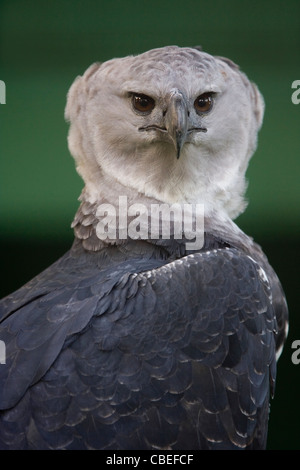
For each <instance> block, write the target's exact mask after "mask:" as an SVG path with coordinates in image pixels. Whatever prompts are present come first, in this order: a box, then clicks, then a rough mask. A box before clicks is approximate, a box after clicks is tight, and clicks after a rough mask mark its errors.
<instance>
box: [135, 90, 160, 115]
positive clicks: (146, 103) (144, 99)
mask: <svg viewBox="0 0 300 470" xmlns="http://www.w3.org/2000/svg"><path fill="white" fill-rule="evenodd" d="M131 100H132V106H133V109H134V110H135V111H137V112H138V113H140V114H150V113H151V111H152V110H153V109H154V107H155V101H154V99H153V98H151V97H150V96H147V95H143V94H141V93H132V98H131Z"/></svg>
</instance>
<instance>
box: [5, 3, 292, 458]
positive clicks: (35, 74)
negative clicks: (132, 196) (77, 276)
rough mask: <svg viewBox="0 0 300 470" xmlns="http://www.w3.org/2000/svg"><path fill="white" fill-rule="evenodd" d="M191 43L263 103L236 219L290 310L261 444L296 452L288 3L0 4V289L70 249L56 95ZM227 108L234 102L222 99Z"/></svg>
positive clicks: (68, 168)
mask: <svg viewBox="0 0 300 470" xmlns="http://www.w3.org/2000/svg"><path fill="white" fill-rule="evenodd" d="M171 44H177V45H180V46H194V45H201V46H202V47H203V49H204V50H205V51H206V52H209V53H211V54H216V55H222V56H226V57H229V58H231V59H232V60H233V61H235V62H237V63H238V64H239V65H240V67H241V68H242V70H243V71H245V72H246V73H247V75H248V76H249V77H250V78H251V79H252V80H253V81H255V82H256V83H257V85H258V86H259V88H260V90H261V92H262V93H263V95H264V98H265V101H266V113H265V120H264V125H263V128H262V130H261V132H260V135H259V145H258V150H257V152H256V154H255V156H254V157H253V160H252V161H251V164H250V167H249V170H248V173H247V176H248V179H249V187H248V191H247V197H248V199H249V206H248V209H247V210H246V212H245V214H243V215H242V216H240V217H239V219H238V220H237V223H238V224H239V225H240V227H241V228H242V229H244V230H245V231H246V232H247V233H248V234H249V235H252V236H253V237H254V238H255V239H256V241H257V242H258V243H260V244H261V245H262V246H263V248H264V251H265V252H266V254H267V255H268V257H269V260H270V262H271V264H272V265H273V267H274V268H275V269H276V271H277V273H278V275H279V277H280V279H281V281H282V284H283V286H284V289H285V292H286V295H287V298H288V303H289V306H290V316H291V326H290V334H289V338H288V341H287V343H286V348H285V351H284V353H283V355H282V358H281V360H280V362H279V368H278V381H277V389H276V394H275V399H274V400H273V401H272V405H271V414H270V431H269V441H268V448H269V449H300V442H299V441H300V436H299V427H298V423H299V420H300V410H299V408H300V407H299V404H298V399H299V397H300V364H299V365H298V366H297V365H293V364H292V362H291V354H292V351H293V350H292V349H291V344H292V342H293V341H294V340H295V339H300V321H299V317H298V309H297V307H298V305H297V304H298V282H299V276H298V270H299V268H298V266H299V261H300V260H299V233H300V213H299V210H298V203H299V195H300V188H299V170H300V161H299V160H300V158H299V157H300V152H299V150H300V138H299V137H300V132H299V131H300V105H298V106H297V105H294V104H292V101H291V94H292V91H293V90H292V89H291V84H292V82H293V81H294V80H297V79H298V80H300V2H299V0H285V1H282V0H272V1H261V0H260V1H253V0H252V1H241V0H231V1H230V0H228V1H222V0H211V1H203V0H198V1H194V0H181V1H180V0H173V1H171V0H151V2H142V1H134V0H128V1H120V0H119V1H117V0H110V1H101V0H100V1H92V0H84V1H80V0H51V1H48V0H39V1H34V0H26V1H25V0H23V1H21V0H2V1H1V0H0V79H1V80H3V81H4V82H5V83H6V104H5V105H0V119H1V123H0V152H1V160H0V194H1V196H0V203H1V206H0V241H1V268H2V271H1V272H2V277H1V285H0V290H1V291H0V295H1V297H2V296H4V295H6V294H8V293H10V292H11V291H13V290H15V289H17V288H18V287H20V286H21V285H22V284H23V283H25V282H26V281H28V280H29V279H30V278H32V277H33V276H34V275H35V274H37V273H38V272H40V271H41V270H42V269H44V268H46V267H47V266H48V265H49V264H50V263H52V262H53V261H55V260H56V259H57V258H58V257H59V256H61V255H62V254H63V253H64V252H65V251H66V250H67V249H68V248H69V246H70V245H71V243H72V240H73V233H72V230H71V229H70V223H71V221H72V218H73V215H74V213H75V211H76V209H77V207H78V201H77V198H78V196H79V194H80V191H81V189H82V181H81V180H80V178H79V176H78V175H77V173H76V172H75V169H74V168H75V167H74V162H73V160H72V158H71V156H70V155H69V152H68V149H67V142H66V136H67V130H68V127H67V124H66V123H65V122H64V117H63V115H64V106H65V100H66V94H67V91H68V88H69V87H70V85H71V83H72V81H73V80H74V78H75V77H76V76H77V75H79V74H82V73H83V72H84V70H85V69H86V68H87V67H88V66H89V65H90V64H91V63H93V62H95V61H105V60H107V59H110V58H112V57H120V56H124V55H128V54H136V53H140V52H143V51H145V50H148V49H152V48H155V47H161V46H164V45H171ZM233 105H234V104H233Z"/></svg>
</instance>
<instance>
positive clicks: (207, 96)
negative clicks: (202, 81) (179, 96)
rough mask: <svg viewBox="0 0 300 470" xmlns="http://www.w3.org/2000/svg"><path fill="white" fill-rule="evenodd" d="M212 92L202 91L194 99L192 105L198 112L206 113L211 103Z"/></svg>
mask: <svg viewBox="0 0 300 470" xmlns="http://www.w3.org/2000/svg"><path fill="white" fill-rule="evenodd" d="M212 95H213V94H212V93H202V95H200V96H198V97H197V98H196V99H195V101H194V107H195V110H196V112H197V113H198V114H202V113H207V112H208V111H210V110H211V108H212V105H213V97H212Z"/></svg>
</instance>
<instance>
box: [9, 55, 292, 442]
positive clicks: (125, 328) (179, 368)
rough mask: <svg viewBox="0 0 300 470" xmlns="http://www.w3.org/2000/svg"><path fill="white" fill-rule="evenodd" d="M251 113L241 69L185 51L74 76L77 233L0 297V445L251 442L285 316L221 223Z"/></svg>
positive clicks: (236, 189) (273, 291)
mask: <svg viewBox="0 0 300 470" xmlns="http://www.w3.org/2000/svg"><path fill="white" fill-rule="evenodd" d="M263 110H264V104H263V99H262V97H261V95H260V93H259V91H258V89H257V87H256V86H255V85H254V84H253V83H251V82H250V81H249V80H248V78H247V77H246V76H245V74H244V73H242V72H241V71H240V70H239V68H238V66H236V65H235V64H234V63H233V62H231V61H230V60H229V59H225V58H222V57H213V56H211V55H209V54H207V53H204V52H202V51H201V50H199V49H198V48H186V47H183V48H180V47H177V46H170V47H163V48H159V49H155V50H151V51H148V52H146V53H143V54H140V55H137V56H129V57H125V58H118V59H113V60H109V61H107V62H105V63H102V64H100V63H96V64H93V65H92V66H91V67H89V68H88V70H87V71H86V72H85V73H84V75H83V76H80V77H78V78H77V79H76V80H75V82H74V83H73V85H72V86H71V89H70V91H69V94H68V99H67V106H66V118H67V120H69V121H70V131H69V138H68V142H69V148H70V152H71V153H72V154H73V156H74V158H75V161H76V166H77V170H78V172H79V174H80V175H81V176H82V178H83V180H84V182H85V187H84V189H83V192H82V194H81V198H80V199H81V205H80V207H79V209H78V211H77V214H76V216H75V219H74V222H73V228H74V233H75V240H74V243H73V245H72V247H71V249H70V250H69V251H68V252H67V253H66V254H65V255H64V256H62V258H60V259H59V260H58V261H56V262H55V263H54V264H53V265H52V266H50V267H49V268H48V269H46V270H45V271H44V272H42V273H41V274H39V275H38V276H37V277H35V278H34V279H33V280H31V281H30V282H28V283H27V284H26V285H25V286H23V287H21V288H20V289H19V290H17V291H16V292H14V293H13V294H11V295H9V296H8V297H6V298H4V299H3V300H2V301H1V304H0V318H1V325H0V326H1V329H0V339H1V341H3V342H4V343H5V346H6V364H2V365H0V377H1V388H0V404H1V424H0V448H1V449H108V450H112V449H113V450H120V449H127V450H128V449H135V450H138V449H170V450H176V449H177V450H185V449H190V450H193V449H194V450H196V449H262V448H265V447H266V439H267V428H268V414H269V401H270V396H271V395H272V394H273V392H274V385H275V377H276V359H277V355H279V354H280V352H281V349H282V347H283V344H284V340H285V337H286V334H287V333H286V332H287V316H288V314H287V306H286V301H285V297H284V293H283V291H282V287H281V285H280V282H279V280H278V278H277V276H276V274H275V273H274V271H273V269H272V268H271V266H270V265H269V263H268V260H267V259H266V257H265V255H264V254H263V252H262V250H261V248H260V247H259V246H258V245H257V244H255V243H254V241H253V240H252V239H251V238H249V237H248V236H247V235H246V234H244V233H243V232H242V231H241V230H240V229H239V228H238V227H237V225H236V224H235V223H234V222H233V221H232V220H233V219H234V218H235V217H237V215H239V214H240V213H241V212H242V211H243V210H244V208H245V202H244V199H243V195H244V192H245V187H246V185H245V171H246V168H247V165H248V161H249V159H250V157H251V155H252V154H253V152H254V150H255V147H256V140H257V133H258V130H259V128H260V126H261V123H262V118H263ZM120 201H121V202H122V204H123V203H124V201H126V204H127V206H126V207H128V208H131V209H130V210H129V209H128V213H127V214H124V210H123V209H124V207H123V209H122V208H121V211H120ZM174 204H175V205H176V208H178V207H179V208H183V209H184V210H185V209H186V208H192V209H193V208H197V207H203V208H204V215H203V224H200V225H201V226H200V227H199V226H197V220H198V219H199V220H200V219H201V217H200V218H199V217H198V218H197V214H196V215H195V212H194V211H193V210H191V211H190V212H189V222H190V225H189V228H190V232H189V233H188V228H187V227H186V226H185V224H184V222H185V221H186V220H185V219H183V218H181V219H180V218H179V215H178V214H179V213H178V211H177V212H176V210H173V209H174V207H175V206H174ZM153 206H155V207H156V208H157V207H158V208H159V211H158V214H159V217H160V220H159V226H158V227H159V228H158V233H157V231H156V233H153V231H152V228H151V230H150V225H151V222H152V218H151V215H152V212H151V208H152V207H153ZM165 207H167V208H170V207H171V209H172V207H173V209H172V210H169V212H167V215H169V216H170V217H169V229H170V230H169V231H170V233H169V236H166V235H165V233H164V232H163V229H162V225H163V223H164V222H165V221H166V220H167V219H168V217H167V215H162V214H163V210H160V209H162V208H165ZM110 208H114V209H115V212H114V211H113V210H110ZM187 213H188V211H187ZM114 214H115V218H114V217H113V216H114ZM145 214H146V217H144V216H145ZM198 215H199V214H198ZM142 216H143V217H142ZM121 219H122V221H121ZM165 219H166V220H165ZM178 220H179V225H178V223H177V222H178ZM201 220H202V219H201ZM126 223H127V225H126ZM130 224H133V225H132V226H131V229H132V230H131V232H130V231H129V230H127V232H126V233H125V235H126V236H124V230H125V229H126V228H129V225H130ZM134 224H135V225H134ZM195 224H196V230H195V231H194V232H193V231H191V227H195ZM187 225H188V224H187ZM133 227H134V228H135V230H133ZM178 227H180V230H178ZM156 228H157V226H156ZM198 232H199V233H198ZM200 232H202V238H201V237H200ZM130 233H131V234H132V233H133V235H132V236H130ZM191 233H192V234H193V233H194V235H195V238H197V236H198V235H199V237H200V238H199V237H198V241H199V239H201V243H198V244H195V246H193V245H192V242H191V236H190V235H191ZM112 235H114V236H112ZM121 235H122V236H121Z"/></svg>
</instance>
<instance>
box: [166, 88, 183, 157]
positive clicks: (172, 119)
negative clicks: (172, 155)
mask: <svg viewBox="0 0 300 470" xmlns="http://www.w3.org/2000/svg"><path fill="white" fill-rule="evenodd" d="M166 129H167V131H168V134H169V136H170V137H171V139H172V142H173V143H174V146H175V149H176V156H177V159H178V158H179V157H180V153H181V150H182V147H183V145H184V143H185V140H186V136H187V129H188V110H187V104H186V102H185V99H184V96H183V95H182V94H181V93H180V92H179V91H177V90H175V91H174V92H173V93H172V94H171V96H170V101H169V105H168V109H167V112H166Z"/></svg>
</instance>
